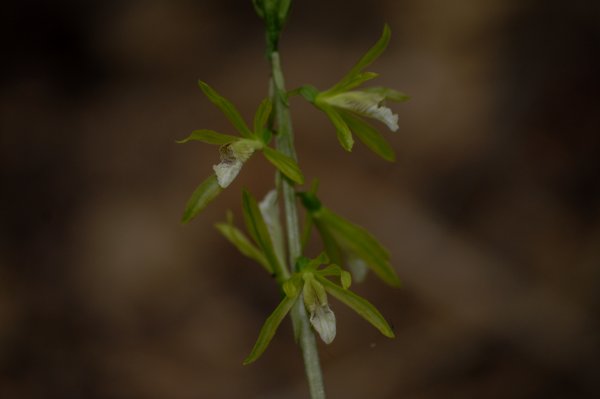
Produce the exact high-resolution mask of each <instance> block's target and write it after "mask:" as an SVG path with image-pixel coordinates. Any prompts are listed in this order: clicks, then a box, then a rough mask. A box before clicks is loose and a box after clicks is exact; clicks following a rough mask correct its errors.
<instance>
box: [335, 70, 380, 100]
mask: <svg viewBox="0 0 600 399" xmlns="http://www.w3.org/2000/svg"><path fill="white" fill-rule="evenodd" d="M378 76H379V74H378V73H375V72H359V73H357V74H356V75H354V76H353V77H352V78H350V79H348V81H347V82H346V83H345V84H344V86H343V87H341V88H339V89H337V90H335V91H333V90H327V91H326V92H325V93H326V95H327V94H334V93H339V92H342V91H348V90H351V89H353V88H355V87H357V86H360V85H361V84H363V83H365V82H367V81H369V80H371V79H375V78H376V77H378Z"/></svg>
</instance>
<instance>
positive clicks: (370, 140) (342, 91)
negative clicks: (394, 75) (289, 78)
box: [298, 25, 408, 161]
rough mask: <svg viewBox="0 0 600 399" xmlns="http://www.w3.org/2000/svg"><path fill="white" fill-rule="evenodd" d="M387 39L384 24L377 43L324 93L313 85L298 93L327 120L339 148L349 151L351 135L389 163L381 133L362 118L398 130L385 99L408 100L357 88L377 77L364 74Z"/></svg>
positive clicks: (391, 92)
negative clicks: (335, 135)
mask: <svg viewBox="0 0 600 399" xmlns="http://www.w3.org/2000/svg"><path fill="white" fill-rule="evenodd" d="M389 40H390V28H389V27H388V26H387V25H385V26H384V29H383V34H382V35H381V38H380V39H379V40H378V41H377V43H376V44H375V45H374V46H373V47H372V48H371V49H370V50H369V51H368V52H367V53H366V54H365V55H364V56H363V57H362V58H361V59H360V60H359V61H358V63H357V64H356V65H355V66H354V67H353V68H352V69H351V70H350V72H348V73H347V74H346V76H344V77H343V78H342V80H340V81H339V82H338V83H337V84H336V85H334V86H333V87H331V88H330V89H328V90H325V91H321V92H320V91H319V90H318V89H316V88H315V87H313V86H308V85H307V86H303V87H301V88H300V89H299V90H298V92H299V93H300V94H301V95H302V96H303V97H304V98H306V99H307V100H308V101H310V102H311V103H312V104H314V105H315V106H316V107H317V108H319V109H320V110H321V111H323V112H325V114H326V115H327V116H328V117H329V119H330V120H331V122H332V123H333V125H334V126H335V128H336V131H337V137H338V140H339V142H340V144H341V145H342V147H343V148H344V149H345V150H347V151H351V150H352V146H353V145H354V138H353V136H352V133H354V134H355V135H356V136H358V138H359V139H360V140H361V141H362V142H363V143H364V144H365V145H366V146H367V147H369V148H370V149H371V150H372V151H374V152H375V153H376V154H378V155H379V156H381V157H382V158H384V159H386V160H388V161H393V160H395V154H394V151H393V149H392V148H391V147H390V145H389V144H388V143H387V142H386V141H385V139H384V138H383V137H382V136H381V134H380V133H379V132H378V131H377V130H376V129H375V128H374V127H372V126H371V125H370V124H369V123H368V122H366V121H365V120H364V119H363V117H366V118H372V119H376V120H378V121H380V122H382V123H384V124H385V125H386V126H387V127H388V128H389V129H390V130H392V131H394V132H395V131H397V130H398V115H397V114H394V113H392V110H391V109H390V108H388V107H387V106H386V105H385V102H386V100H389V101H396V102H401V101H405V100H407V99H408V96H406V95H405V94H403V93H401V92H399V91H396V90H392V89H388V88H384V87H371V88H363V89H357V87H358V86H360V85H362V84H363V83H364V82H366V81H368V80H371V79H373V78H375V77H377V74H376V73H373V72H364V71H363V70H364V69H365V68H366V67H367V66H369V65H370V64H371V63H372V62H373V61H375V59H377V57H379V55H380V54H381V53H382V52H383V51H384V50H385V48H386V47H387V45H388V43H389Z"/></svg>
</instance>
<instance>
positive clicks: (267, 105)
mask: <svg viewBox="0 0 600 399" xmlns="http://www.w3.org/2000/svg"><path fill="white" fill-rule="evenodd" d="M272 108H273V103H272V102H271V100H270V99H269V98H265V99H264V100H263V101H262V102H261V103H260V105H259V106H258V110H257V111H256V114H255V115H254V133H255V134H257V135H258V134H260V133H261V132H262V130H263V128H264V127H265V125H266V124H267V121H268V120H269V116H270V115H271V110H272Z"/></svg>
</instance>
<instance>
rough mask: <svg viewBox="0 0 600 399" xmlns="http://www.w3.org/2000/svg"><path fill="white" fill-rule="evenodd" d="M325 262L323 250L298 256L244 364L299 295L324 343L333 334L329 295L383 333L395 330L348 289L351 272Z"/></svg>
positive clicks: (259, 351) (255, 355)
mask: <svg viewBox="0 0 600 399" xmlns="http://www.w3.org/2000/svg"><path fill="white" fill-rule="evenodd" d="M328 263H329V259H328V257H327V255H325V254H324V253H323V254H321V255H319V256H318V257H317V258H315V259H312V260H311V259H307V258H304V257H301V258H300V259H298V262H297V264H296V269H297V272H296V273H294V274H293V275H292V276H291V277H290V278H289V279H288V280H286V281H285V282H284V284H283V292H284V297H283V299H282V301H281V302H280V303H279V305H278V306H277V307H276V308H275V310H274V311H273V313H271V315H270V316H269V317H268V318H267V320H266V321H265V324H264V325H263V327H262V328H261V330H260V333H259V335H258V339H257V340H256V343H255V345H254V347H253V348H252V351H251V352H250V355H248V357H247V358H246V360H244V364H248V363H252V362H254V361H255V360H256V359H258V358H259V357H260V356H261V355H262V354H263V353H264V351H265V350H266V349H267V346H268V345H269V343H270V342H271V340H272V339H273V336H274V335H275V332H276V331H277V328H278V327H279V325H280V324H281V322H282V321H283V319H284V318H285V316H286V315H287V314H288V312H289V311H290V310H291V309H292V307H293V306H294V305H295V304H296V303H297V302H298V301H299V300H300V298H302V301H303V303H304V307H305V309H306V311H307V312H308V313H309V314H310V323H311V325H312V327H313V328H314V329H315V331H316V332H317V333H318V334H319V336H320V337H321V339H322V340H323V342H325V343H326V344H330V343H331V342H332V341H333V340H334V338H335V335H336V321H335V315H334V313H333V311H332V310H331V308H330V307H329V301H328V295H331V296H332V297H334V298H336V299H337V300H339V301H340V302H342V303H343V304H345V305H347V306H349V307H350V308H351V309H352V310H354V311H355V312H357V313H358V314H359V315H360V316H362V317H363V318H364V319H365V320H367V321H368V322H369V323H371V324H372V325H373V326H374V327H375V328H377V329H378V330H379V331H380V332H381V333H382V334H383V335H385V336H386V337H388V338H393V337H394V332H393V331H392V329H391V327H390V326H389V324H388V323H387V321H385V319H384V318H383V316H382V315H381V313H379V311H378V310H377V309H376V308H375V307H374V306H373V305H372V304H371V303H370V302H369V301H367V300H366V299H364V298H362V297H360V296H358V295H356V294H355V293H353V292H352V291H350V290H349V289H348V288H349V287H350V284H351V277H350V274H349V273H348V272H347V271H344V270H342V268H341V267H339V266H337V265H333V264H331V265H328V266H326V267H324V268H321V267H320V266H321V265H325V264H328ZM328 277H338V278H339V281H340V284H336V283H334V282H332V281H331V280H329V279H328Z"/></svg>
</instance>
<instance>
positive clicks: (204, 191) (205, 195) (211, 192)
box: [181, 175, 223, 223]
mask: <svg viewBox="0 0 600 399" xmlns="http://www.w3.org/2000/svg"><path fill="white" fill-rule="evenodd" d="M221 191H223V189H222V188H221V186H219V183H218V182H217V176H215V175H212V176H210V177H209V178H208V179H206V180H204V181H203V182H202V183H201V184H200V185H199V186H198V188H196V190H194V192H193V193H192V196H191V197H190V199H189V200H188V202H187V204H186V206H185V211H184V212H183V216H182V218H181V221H182V222H183V223H187V222H189V221H190V220H192V219H193V218H194V217H196V215H197V214H198V213H200V211H202V210H203V209H204V208H205V207H206V205H208V203H209V202H211V201H212V200H213V199H215V198H216V197H217V195H219V194H220V193H221Z"/></svg>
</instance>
